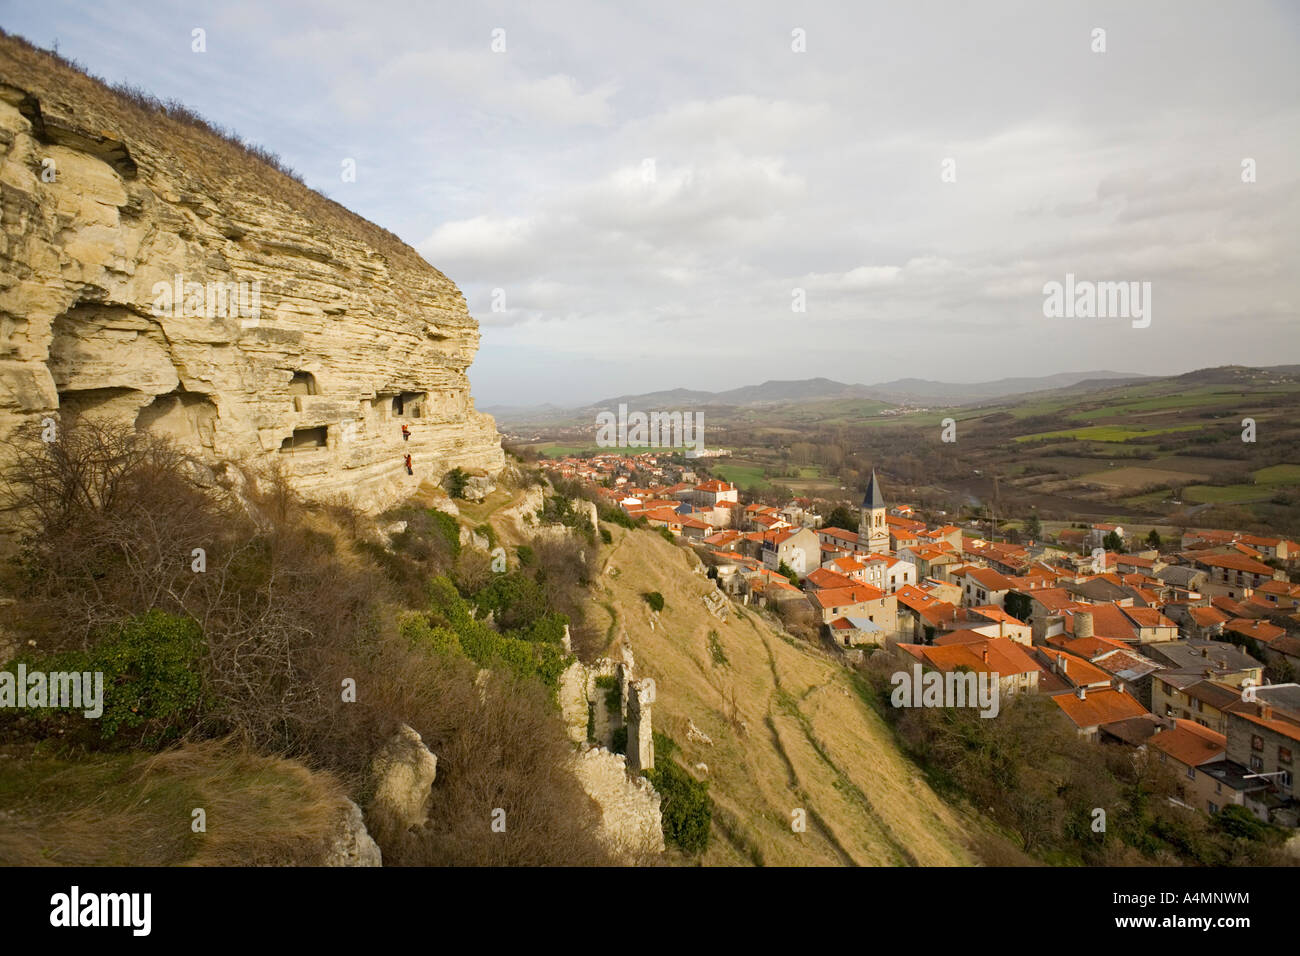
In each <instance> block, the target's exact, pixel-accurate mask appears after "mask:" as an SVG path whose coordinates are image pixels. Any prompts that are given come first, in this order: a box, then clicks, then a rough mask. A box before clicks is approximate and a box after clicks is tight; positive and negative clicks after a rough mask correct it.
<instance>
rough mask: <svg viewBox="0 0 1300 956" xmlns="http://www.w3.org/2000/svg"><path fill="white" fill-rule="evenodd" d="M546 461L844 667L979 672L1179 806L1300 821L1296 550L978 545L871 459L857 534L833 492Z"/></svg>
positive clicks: (1230, 541) (1106, 537) (682, 468)
mask: <svg viewBox="0 0 1300 956" xmlns="http://www.w3.org/2000/svg"><path fill="white" fill-rule="evenodd" d="M541 466H542V468H543V470H545V471H547V472H548V473H550V474H551V475H552V476H553V477H555V478H563V479H569V480H574V481H578V482H581V483H583V484H585V485H588V486H590V488H591V489H592V490H593V491H594V493H595V495H596V496H597V498H598V500H599V501H600V502H601V503H603V505H605V506H614V507H617V508H619V509H621V510H622V511H623V512H624V513H625V515H626V516H627V518H628V519H630V520H631V521H635V522H637V523H641V522H644V524H645V525H647V526H649V527H652V528H658V529H661V533H662V534H664V535H666V536H670V537H671V538H672V539H673V540H674V541H676V542H678V543H680V544H681V545H682V546H684V547H689V548H691V549H693V550H694V551H695V553H696V554H697V555H698V556H699V557H700V559H701V561H702V562H703V564H704V565H705V566H706V567H707V568H708V575H709V577H710V578H712V579H713V580H714V581H715V582H716V585H717V587H718V588H719V589H720V590H721V591H722V592H723V593H724V594H725V595H726V596H727V597H728V598H730V599H731V600H733V601H735V602H737V603H738V604H740V605H742V606H756V607H762V608H768V609H771V610H774V611H776V612H777V613H778V614H780V615H781V617H782V619H783V620H787V621H790V620H799V619H802V620H805V621H809V620H810V621H811V627H810V629H809V633H810V634H815V636H816V639H817V640H819V641H820V642H821V643H822V644H823V645H824V646H825V647H826V648H827V649H828V650H830V649H833V650H834V652H835V653H837V654H840V655H843V657H844V659H845V661H846V663H850V664H851V663H858V662H861V660H862V659H863V657H864V655H868V654H876V653H885V654H890V655H894V656H895V657H896V658H897V660H898V663H899V667H900V668H911V667H913V666H915V665H920V666H921V667H922V668H923V669H924V670H925V671H927V672H929V671H934V672H939V673H942V674H945V675H947V674H953V673H960V674H976V675H992V679H993V680H994V681H995V682H996V683H997V685H998V690H999V692H1000V693H1001V694H1002V695H1012V694H1022V693H1023V694H1038V695H1044V696H1046V697H1049V698H1050V699H1051V700H1052V702H1053V703H1054V704H1055V705H1056V707H1057V708H1058V709H1059V712H1060V715H1061V718H1062V719H1063V720H1066V721H1068V722H1069V723H1070V724H1071V725H1072V726H1073V727H1074V728H1075V730H1076V731H1077V733H1078V734H1079V735H1080V736H1081V737H1083V738H1085V739H1086V740H1088V741H1090V742H1094V743H1096V744H1097V745H1099V746H1106V745H1115V746H1121V747H1131V748H1138V749H1145V750H1149V751H1152V752H1154V753H1156V754H1158V759H1159V760H1160V761H1161V762H1162V763H1165V764H1168V765H1169V766H1170V767H1171V768H1172V769H1173V770H1175V771H1176V773H1177V776H1178V778H1179V780H1180V782H1181V787H1180V789H1179V793H1178V796H1177V799H1178V801H1179V802H1180V803H1182V804H1184V805H1185V806H1187V807H1190V808H1193V809H1196V810H1199V811H1202V812H1204V813H1207V814H1210V815H1214V814H1217V813H1218V812H1219V811H1220V810H1221V809H1222V808H1224V807H1225V806H1231V805H1236V806H1240V807H1243V808H1244V809H1246V810H1248V811H1250V812H1251V813H1253V814H1254V815H1255V816H1256V817H1257V818H1258V819H1260V820H1261V821H1265V822H1269V823H1274V824H1279V825H1282V826H1286V827H1296V826H1297V825H1300V800H1297V796H1296V789H1295V772H1296V769H1297V766H1296V755H1297V752H1298V751H1300V683H1297V682H1296V680H1295V677H1296V676H1297V675H1300V584H1297V583H1292V581H1291V576H1292V575H1293V574H1294V573H1295V571H1296V569H1297V564H1298V563H1300V544H1297V543H1296V542H1295V541H1292V540H1288V539H1285V538H1274V537H1267V536H1261V535H1258V534H1248V533H1243V532H1239V531H1233V530H1230V529H1228V530H1223V529H1206V530H1199V529H1197V530H1193V529H1188V530H1187V531H1186V532H1185V533H1184V534H1183V535H1182V537H1181V540H1178V541H1170V542H1168V543H1162V544H1161V545H1160V546H1158V547H1153V546H1151V542H1149V541H1146V540H1142V541H1137V540H1130V539H1128V538H1127V537H1126V536H1125V532H1124V529H1123V527H1122V526H1119V525H1116V524H1108V523H1098V524H1093V525H1091V526H1089V527H1086V528H1078V527H1072V528H1065V529H1062V530H1061V531H1060V532H1058V533H1057V534H1056V535H1055V536H1054V537H1055V540H1052V541H1030V542H1028V543H1024V544H1013V543H1009V542H1002V541H991V540H987V539H986V538H984V537H977V536H974V535H972V534H971V532H970V530H969V529H963V528H962V527H961V526H959V525H956V524H947V523H934V522H927V521H923V520H919V519H918V517H917V516H916V511H915V509H913V508H912V507H910V506H909V505H907V504H905V503H902V502H891V501H890V500H889V499H888V497H887V494H886V491H885V488H884V487H883V485H882V482H881V480H880V477H879V475H877V474H876V472H875V471H874V470H873V471H872V472H871V477H870V479H869V481H868V483H867V487H866V492H865V495H864V497H863V501H862V505H861V509H860V517H859V520H858V523H857V527H856V528H847V527H835V526H832V525H828V524H826V523H824V522H825V514H826V513H827V512H829V511H830V503H829V502H826V501H820V500H810V499H808V498H803V497H795V498H793V499H791V500H790V501H788V502H786V503H785V504H784V505H773V504H763V503H759V502H756V501H746V500H745V498H746V496H745V495H744V494H743V493H742V492H741V491H740V489H739V488H737V486H736V485H734V484H732V483H730V482H727V481H723V480H719V479H716V478H710V477H708V476H707V475H706V474H704V473H702V470H700V465H699V463H698V462H692V461H684V462H683V461H682V460H680V459H676V458H675V457H674V456H671V455H662V454H655V453H642V454H619V453H616V452H607V453H602V454H593V455H591V456H589V457H573V456H571V457H563V458H558V459H546V460H543V461H542V462H541ZM1117 545H1118V546H1117ZM792 630H794V629H792Z"/></svg>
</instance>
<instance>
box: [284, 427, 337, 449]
mask: <svg viewBox="0 0 1300 956" xmlns="http://www.w3.org/2000/svg"><path fill="white" fill-rule="evenodd" d="M328 445H329V426H328V425H321V426H320V427H318V428H295V429H294V430H293V434H292V435H290V436H289V437H288V438H286V439H285V440H284V441H282V442H281V443H280V451H281V452H284V453H290V454H292V453H293V452H297V451H312V450H314V449H317V448H326V447H328Z"/></svg>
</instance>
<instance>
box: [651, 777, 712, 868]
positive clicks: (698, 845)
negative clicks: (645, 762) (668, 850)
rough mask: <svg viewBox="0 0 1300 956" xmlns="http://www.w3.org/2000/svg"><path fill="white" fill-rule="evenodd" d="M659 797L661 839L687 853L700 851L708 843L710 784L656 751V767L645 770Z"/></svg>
mask: <svg viewBox="0 0 1300 956" xmlns="http://www.w3.org/2000/svg"><path fill="white" fill-rule="evenodd" d="M644 773H645V775H646V776H647V777H648V778H650V782H651V783H653V784H654V787H655V789H656V790H658V791H659V796H660V798H661V800H662V803H661V805H660V812H661V814H662V820H663V831H664V841H665V842H667V843H671V844H673V845H675V846H677V847H680V848H681V849H682V850H683V851H684V852H686V853H691V854H695V853H703V852H704V851H705V850H706V849H708V846H709V828H710V826H711V825H712V823H713V800H712V799H711V798H710V797H709V785H708V784H707V783H705V782H703V781H701V780H696V779H695V778H694V777H692V776H691V775H690V774H688V773H687V772H686V771H685V770H683V769H682V768H681V767H679V766H678V765H677V764H676V763H674V762H673V761H672V760H670V759H667V758H664V759H660V757H659V754H658V753H657V752H656V754H655V767H654V769H653V770H646V771H644Z"/></svg>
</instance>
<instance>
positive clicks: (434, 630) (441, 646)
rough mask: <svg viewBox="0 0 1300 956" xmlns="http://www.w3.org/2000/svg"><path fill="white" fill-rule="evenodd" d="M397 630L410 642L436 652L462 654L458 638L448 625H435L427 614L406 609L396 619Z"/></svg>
mask: <svg viewBox="0 0 1300 956" xmlns="http://www.w3.org/2000/svg"><path fill="white" fill-rule="evenodd" d="M397 629H398V632H399V633H400V634H401V635H402V636H403V637H405V638H406V639H407V640H409V641H410V642H411V643H412V644H415V645H417V646H419V647H422V648H426V649H429V650H432V651H434V652H435V653H438V654H464V650H463V648H461V646H460V638H459V637H458V636H457V635H456V632H455V631H453V630H452V629H451V628H449V627H435V626H434V625H433V624H432V623H430V621H429V616H428V615H427V614H421V613H419V612H418V611H408V612H406V613H404V614H402V615H401V617H399V618H398V621H397Z"/></svg>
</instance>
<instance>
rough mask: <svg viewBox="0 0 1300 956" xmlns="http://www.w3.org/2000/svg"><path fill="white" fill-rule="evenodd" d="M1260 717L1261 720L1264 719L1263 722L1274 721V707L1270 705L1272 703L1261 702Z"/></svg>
mask: <svg viewBox="0 0 1300 956" xmlns="http://www.w3.org/2000/svg"><path fill="white" fill-rule="evenodd" d="M1259 716H1260V718H1262V719H1263V720H1272V719H1273V705H1272V704H1270V703H1268V702H1267V701H1262V700H1261V701H1260V702H1259Z"/></svg>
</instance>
